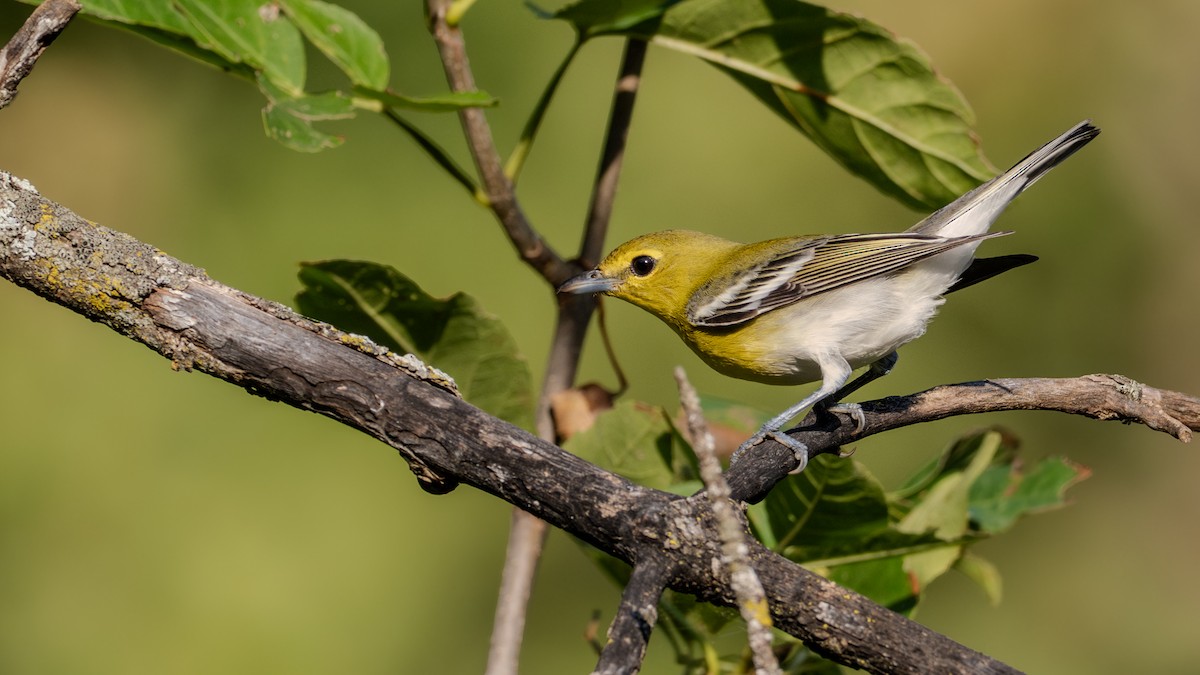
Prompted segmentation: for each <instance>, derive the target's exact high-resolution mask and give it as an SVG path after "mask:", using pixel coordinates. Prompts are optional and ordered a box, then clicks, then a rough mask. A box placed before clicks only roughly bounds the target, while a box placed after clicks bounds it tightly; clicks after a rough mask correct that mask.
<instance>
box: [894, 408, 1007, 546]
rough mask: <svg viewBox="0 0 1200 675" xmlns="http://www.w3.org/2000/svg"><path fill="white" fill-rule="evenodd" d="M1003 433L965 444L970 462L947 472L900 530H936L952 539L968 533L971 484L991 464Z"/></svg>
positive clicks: (899, 526)
mask: <svg viewBox="0 0 1200 675" xmlns="http://www.w3.org/2000/svg"><path fill="white" fill-rule="evenodd" d="M1000 440H1001V437H1000V434H999V433H998V432H995V431H989V432H986V433H984V434H982V435H980V436H975V437H972V438H970V439H969V440H968V441H967V443H965V444H958V445H965V446H966V453H967V454H968V456H970V458H971V461H970V463H969V464H967V465H966V467H965V468H963V469H962V470H961V471H955V472H951V473H946V474H945V475H943V476H942V477H941V479H940V480H938V481H937V482H936V483H934V484H933V486H932V487H930V488H929V490H927V491H926V492H925V493H924V496H923V497H922V499H921V500H920V501H919V502H918V503H917V504H916V505H915V506H914V507H913V508H912V509H911V510H910V511H909V512H908V513H907V514H905V516H904V518H902V519H901V520H900V522H899V523H898V525H897V528H898V529H899V530H900V531H901V532H910V533H913V534H917V533H920V532H933V533H934V534H936V535H937V536H938V537H939V538H941V539H944V540H947V541H949V540H951V539H955V538H958V537H961V536H962V535H964V534H965V533H966V532H967V525H968V522H969V519H970V518H969V516H970V513H969V501H970V493H971V488H972V485H973V484H974V483H975V480H976V479H977V478H979V477H980V476H981V475H982V474H983V472H984V471H985V470H987V468H988V467H989V466H990V465H991V463H992V458H994V457H995V456H996V451H997V450H998V449H999V448H1000Z"/></svg>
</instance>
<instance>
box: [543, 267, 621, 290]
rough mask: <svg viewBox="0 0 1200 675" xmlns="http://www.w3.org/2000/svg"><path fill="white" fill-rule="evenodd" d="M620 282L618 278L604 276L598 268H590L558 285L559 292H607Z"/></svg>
mask: <svg viewBox="0 0 1200 675" xmlns="http://www.w3.org/2000/svg"><path fill="white" fill-rule="evenodd" d="M619 283H621V280H620V279H613V278H611V277H606V276H604V274H603V273H602V272H601V271H600V270H592V271H591V272H587V273H584V274H580V275H579V276H577V277H575V278H574V279H570V280H568V281H567V282H566V283H564V284H563V285H562V286H559V287H558V292H559V293H571V294H574V295H582V294H584V293H607V292H609V291H611V290H612V289H614V288H616V287H617V284H619Z"/></svg>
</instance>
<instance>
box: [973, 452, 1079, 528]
mask: <svg viewBox="0 0 1200 675" xmlns="http://www.w3.org/2000/svg"><path fill="white" fill-rule="evenodd" d="M1089 475H1091V471H1090V470H1089V469H1087V467H1083V466H1080V465H1078V464H1074V463H1072V462H1070V461H1068V460H1067V459H1064V458H1062V457H1050V458H1047V459H1044V460H1042V461H1041V462H1038V463H1037V464H1036V465H1035V466H1034V467H1033V469H1032V470H1031V471H1029V472H1028V473H1025V472H1023V471H1022V470H1021V468H1020V467H1019V466H1017V465H1015V464H1014V465H1011V466H995V467H992V468H991V469H989V470H988V471H987V472H985V473H984V474H983V475H982V476H980V479H979V480H978V481H977V482H976V483H975V484H974V485H973V486H972V488H971V494H970V498H971V520H972V521H974V522H975V523H976V524H977V525H978V527H979V528H980V529H981V530H983V531H984V532H987V533H989V534H996V533H999V532H1003V531H1005V530H1007V529H1008V528H1010V527H1012V525H1013V523H1015V522H1016V521H1017V519H1018V518H1020V517H1021V516H1023V515H1026V514H1029V513H1037V512H1039V511H1046V510H1048V509H1054V508H1059V507H1061V506H1064V505H1066V499H1065V497H1064V494H1065V493H1066V491H1067V488H1069V487H1071V486H1072V485H1074V484H1076V483H1078V482H1079V481H1081V480H1084V479H1086V478H1087V477H1088V476H1089Z"/></svg>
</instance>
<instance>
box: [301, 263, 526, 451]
mask: <svg viewBox="0 0 1200 675" xmlns="http://www.w3.org/2000/svg"><path fill="white" fill-rule="evenodd" d="M300 281H301V284H302V285H303V287H304V290H302V291H301V292H300V293H299V294H297V296H296V303H297V306H298V307H299V309H300V311H301V312H303V313H304V314H307V315H309V316H312V317H314V318H317V319H320V320H322V321H327V322H329V323H331V324H333V325H335V326H337V327H339V328H341V329H342V330H346V331H350V332H353V333H359V334H362V335H366V336H368V337H370V338H371V339H372V340H375V341H376V342H378V343H380V344H382V345H385V346H387V347H388V348H389V349H392V350H394V351H397V352H401V353H404V352H411V353H413V354H416V355H417V356H418V357H420V358H421V359H422V360H424V361H426V362H428V363H430V364H432V365H434V366H436V367H438V368H440V369H442V370H444V371H446V372H447V373H449V374H450V376H451V377H453V378H454V379H455V381H456V382H457V383H458V387H459V391H461V392H462V394H463V398H465V399H466V400H468V401H470V402H471V403H472V404H474V405H476V406H478V407H480V408H482V409H483V410H486V411H487V412H489V413H491V414H493V415H495V416H496V417H499V418H501V419H504V420H507V421H509V422H512V423H513V424H516V425H518V426H521V427H524V428H526V429H530V428H532V426H533V381H532V377H531V375H530V373H529V366H528V364H527V363H526V362H525V359H524V358H522V357H521V356H520V354H519V352H518V350H517V346H516V342H515V341H514V340H513V338H512V335H510V334H509V332H508V330H507V329H506V328H505V327H504V325H503V324H502V323H501V322H500V321H499V320H498V319H497V318H496V317H494V316H492V315H491V314H488V313H487V312H485V311H484V310H483V309H482V308H481V307H480V306H479V303H478V302H476V301H475V299H474V298H472V297H471V296H469V295H466V294H463V293H456V294H454V295H452V296H450V297H449V298H445V299H439V298H434V297H432V296H430V295H429V294H427V293H426V292H425V291H424V290H422V289H421V287H420V286H418V285H417V284H416V283H415V282H413V281H412V280H411V279H409V278H408V277H406V276H404V275H403V274H401V273H400V272H398V271H396V270H395V269H394V268H391V267H388V266H386V265H378V264H375V263H369V262H356V261H350V260H330V261H325V262H319V263H304V264H303V265H301V269H300Z"/></svg>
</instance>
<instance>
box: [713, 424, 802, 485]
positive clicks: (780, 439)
mask: <svg viewBox="0 0 1200 675" xmlns="http://www.w3.org/2000/svg"><path fill="white" fill-rule="evenodd" d="M768 438H770V439H771V440H773V441H775V442H777V443H779V444H780V445H782V446H784V447H785V448H788V449H789V450H791V451H792V453H793V454H794V455H795V457H796V461H797V462H798V464H797V465H796V468H794V469H792V470H791V471H789V472H788V473H789V474H798V473H800V472H801V471H804V468H805V467H806V466H808V446H807V445H805V444H803V443H801V442H800V441H798V440H796V439H794V438H792V437H791V436H788V435H787V434H785V433H783V432H782V431H779V430H778V429H770V428H762V429H759V430H758V431H757V432H755V434H754V435H753V436H751V437H750V438H748V439H746V442H744V443H742V444H741V445H739V446H738V449H737V450H736V451H734V453H733V457H732V460H731V461H736V460H737V459H738V458H740V457H741V456H742V455H744V454H745V453H746V452H747V451H749V450H750V448H753V447H754V446H756V445H758V444H759V443H762V442H763V441H765V440H767V439H768Z"/></svg>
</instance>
